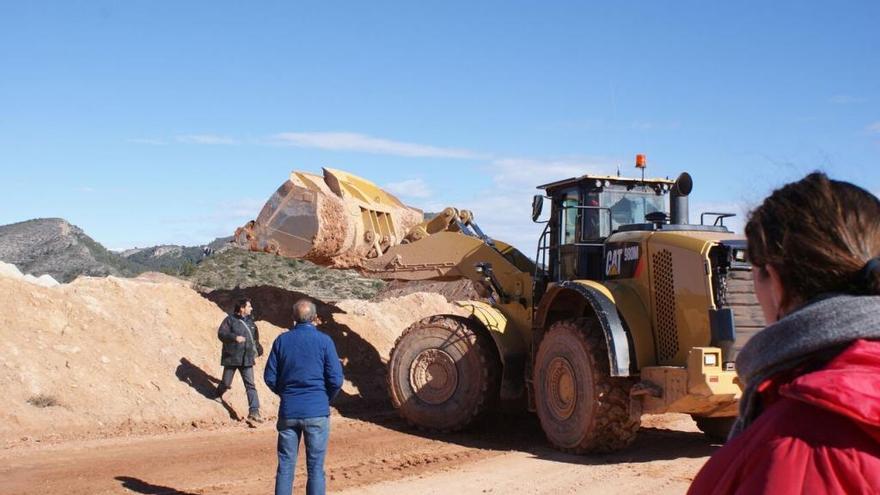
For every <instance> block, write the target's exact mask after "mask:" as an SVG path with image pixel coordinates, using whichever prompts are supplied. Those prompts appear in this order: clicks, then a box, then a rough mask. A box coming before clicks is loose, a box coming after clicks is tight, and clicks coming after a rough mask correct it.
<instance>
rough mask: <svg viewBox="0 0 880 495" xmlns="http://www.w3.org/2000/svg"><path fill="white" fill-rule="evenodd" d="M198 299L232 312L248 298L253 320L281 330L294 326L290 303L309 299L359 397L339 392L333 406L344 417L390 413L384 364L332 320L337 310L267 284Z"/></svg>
mask: <svg viewBox="0 0 880 495" xmlns="http://www.w3.org/2000/svg"><path fill="white" fill-rule="evenodd" d="M202 296H203V297H205V298H206V299H208V300H209V301H211V302H213V303H214V304H216V305H217V306H218V307H219V308H220V309H221V310H223V311H224V312H227V313H229V312H230V311H231V310H232V306H233V305H234V304H235V301H236V300H238V299H241V298H248V299H250V300H251V303H252V304H253V306H254V314H253V316H254V319H255V320H262V321H267V322H269V323H271V324H273V325H275V326H277V327H281V328H291V327H292V326H293V325H294V319H293V304H294V303H295V302H296V301H298V300H299V299H303V298H305V299H309V300H311V301H312V302H314V303H315V306H316V307H317V310H318V318H319V319H320V323H319V325H318V327H319V329H320V330H321V331H322V332H324V333H326V334H327V335H329V336H330V338H332V339H333V342H334V343H335V344H336V352H337V353H338V354H339V358H340V360H341V361H342V370H343V373H344V374H345V379H346V380H347V381H349V382H351V384H352V385H354V387H355V388H357V390H358V392H359V395H350V394H347V393H345V392H344V391H342V392H340V393H339V395H338V396H337V397H336V399H334V401H333V407H335V408H336V409H337V410H338V411H339V412H340V414H342V415H344V416H360V415H364V414H368V413H369V412H370V411H375V410H377V409H386V410H390V408H391V404H390V402H389V401H388V394H387V392H386V390H387V387H386V385H385V364H384V363H383V362H382V359H381V358H380V356H379V352H378V351H377V350H376V348H375V347H373V345H372V344H370V343H369V342H368V341H366V340H365V339H363V338H362V337H361V336H360V335H359V334H358V333H357V332H356V331H354V330H352V329H351V328H349V327H348V326H347V325H342V324H340V323H337V322H336V321H335V320H334V319H333V314H335V313H345V312H344V311H343V310H342V309H340V308H339V307H337V306H335V305H333V304H331V303H327V302H324V301H321V300H320V299H316V298H314V297H311V296H309V295H308V294H305V293H302V292H296V291H291V290H287V289H282V288H279V287H272V286H268V285H261V286H257V287H247V288H238V289H229V290H214V291H211V292H207V293H203V294H202ZM261 338H262V337H261ZM262 340H263V342H262V344H263V346H264V348H265V349H266V352H269V349H270V348H271V345H272V342H269V341H267V340H266V339H265V338H262ZM262 366H265V364H262ZM256 371H257V373H256V374H257V376H258V379H262V376H263V375H262V369H260V370H256Z"/></svg>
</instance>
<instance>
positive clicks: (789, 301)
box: [689, 173, 880, 494]
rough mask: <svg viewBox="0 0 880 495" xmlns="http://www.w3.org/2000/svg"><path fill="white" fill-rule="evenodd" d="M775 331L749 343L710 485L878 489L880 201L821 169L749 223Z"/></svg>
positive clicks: (704, 483) (707, 477) (701, 485)
mask: <svg viewBox="0 0 880 495" xmlns="http://www.w3.org/2000/svg"><path fill="white" fill-rule="evenodd" d="M746 237H747V238H748V245H749V257H750V259H751V262H752V266H753V276H754V280H755V292H756V295H757V297H758V301H759V302H760V303H761V309H762V310H763V312H764V316H765V318H766V320H767V324H768V326H767V328H765V329H764V330H763V331H761V332H760V333H758V334H757V335H755V336H754V337H753V338H752V339H751V340H750V341H749V342H748V343H747V344H746V345H745V347H743V349H742V351H741V352H740V354H739V356H738V357H737V361H736V366H737V372H738V373H739V376H740V380H741V381H742V383H743V384H744V387H745V388H744V391H743V397H742V399H741V401H740V414H739V418H738V419H737V422H736V424H735V425H734V427H733V430H732V431H731V434H730V439H729V440H728V442H727V444H726V445H725V446H724V447H722V448H721V449H720V450H719V451H718V452H716V453H715V455H713V456H712V458H711V459H709V461H708V462H707V463H706V465H705V466H703V469H702V470H700V472H699V473H698V474H697V477H696V478H695V479H694V482H693V484H692V485H691V488H690V492H689V493H692V494H703V493H743V494H754V493H772V494H787V493H811V494H812V493H845V494H854V493H880V200H878V199H877V198H876V197H875V196H873V195H872V194H870V193H868V192H867V191H865V190H863V189H861V188H859V187H856V186H854V185H852V184H849V183H846V182H840V181H834V180H829V179H828V177H826V176H825V175H824V174H821V173H813V174H810V175H808V176H807V177H805V178H804V179H802V180H800V181H798V182H795V183H791V184H788V185H786V186H784V187H782V188H781V189H778V190H776V191H774V192H773V194H772V195H770V197H768V198H767V199H766V200H764V203H763V204H762V205H761V206H759V207H758V208H757V209H756V210H754V211H753V212H752V213H751V216H750V218H749V221H748V224H747V225H746Z"/></svg>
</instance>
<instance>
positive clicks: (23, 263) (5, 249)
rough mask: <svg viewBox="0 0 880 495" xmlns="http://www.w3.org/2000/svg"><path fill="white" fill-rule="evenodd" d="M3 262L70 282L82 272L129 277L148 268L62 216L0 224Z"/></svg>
mask: <svg viewBox="0 0 880 495" xmlns="http://www.w3.org/2000/svg"><path fill="white" fill-rule="evenodd" d="M0 261H5V262H7V263H12V264H14V265H16V266H17V267H18V269H19V270H21V271H22V272H24V273H31V274H33V275H35V276H40V275H44V274H48V275H51V276H52V277H53V278H54V279H55V280H58V281H59V282H70V281H71V280H73V279H75V278H76V277H78V276H79V275H90V276H97V277H102V276H106V275H117V276H124V277H130V276H134V275H137V274H138V273H141V272H144V271H146V270H147V268H145V267H143V266H142V265H140V264H138V263H137V262H135V261H132V260H129V259H126V258H124V257H122V256H120V255H118V254H116V253H114V252H111V251H108V250H107V249H106V248H105V247H104V246H102V245H101V244H99V243H98V242H95V240H94V239H92V238H91V237H89V236H88V235H86V234H85V233H84V232H83V231H82V229H80V228H79V227H77V226H75V225H71V224H70V223H68V222H67V221H66V220H63V219H61V218H39V219H35V220H28V221H26V222H19V223H14V224H10V225H3V226H0Z"/></svg>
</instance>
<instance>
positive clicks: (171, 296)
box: [0, 274, 461, 445]
mask: <svg viewBox="0 0 880 495" xmlns="http://www.w3.org/2000/svg"><path fill="white" fill-rule="evenodd" d="M241 295H245V296H248V297H251V298H252V300H253V302H254V306H255V307H256V317H257V319H258V326H259V328H260V334H261V340H262V343H263V345H264V346H265V348H266V349H267V352H268V349H269V348H270V346H271V343H272V341H273V340H274V338H275V337H276V336H277V335H279V334H280V333H281V332H283V331H284V328H287V327H289V326H290V325H291V323H292V322H291V321H290V308H291V306H292V303H293V301H295V300H296V299H298V298H300V297H304V296H305V295H304V294H301V293H295V292H291V291H285V290H283V289H277V288H274V287H257V288H251V289H246V290H245V291H244V292H242V291H238V292H236V291H225V292H218V291H215V292H214V293H209V294H206V295H204V296H203V295H201V294H199V293H198V292H196V291H195V290H193V289H192V288H190V286H189V285H188V284H187V283H185V282H183V281H180V280H178V279H175V278H173V277H168V276H165V275H160V274H146V275H144V276H142V277H139V278H137V279H120V278H116V277H107V278H89V277H81V278H79V279H77V280H75V281H74V282H72V283H70V284H63V285H59V286H55V287H42V286H39V285H35V284H33V283H31V282H28V281H26V280H23V279H21V278H17V277H15V276H10V275H8V274H7V275H3V274H0V300H2V301H3V302H4V308H5V310H4V311H3V312H0V381H2V383H4V384H5V385H6V387H5V388H6V397H5V399H4V401H3V405H2V406H0V444H7V445H8V444H14V443H16V442H21V441H27V440H41V441H42V440H53V439H65V438H88V437H98V436H100V437H105V436H115V435H123V434H128V433H132V432H149V431H153V430H166V429H181V428H192V427H209V426H211V425H214V424H223V423H229V422H232V421H234V420H236V419H239V418H240V417H242V416H244V415H245V414H246V412H247V400H246V398H245V394H244V390H243V388H244V387H243V386H242V384H241V381H240V377H236V378H235V382H234V384H233V389H232V390H231V391H230V392H229V393H228V394H227V395H226V396H225V399H226V401H227V402H226V403H225V404H221V403H219V402H215V401H214V400H212V398H213V391H214V389H215V387H216V384H217V379H218V378H219V377H220V374H221V367H220V364H219V355H220V342H219V341H218V340H217V337H216V331H217V326H218V325H219V324H220V322H221V321H222V319H223V318H224V316H225V314H224V310H223V309H225V308H228V307H229V305H230V304H231V303H232V301H233V300H234V299H235V298H237V297H239V296H241ZM316 302H317V303H318V306H319V308H320V311H319V314H320V316H321V318H322V320H323V324H322V326H321V328H322V330H323V331H325V332H326V333H328V334H329V335H330V336H331V337H332V338H333V339H334V341H335V343H336V347H337V349H338V351H339V355H340V358H341V359H342V362H343V366H344V370H345V373H346V384H345V386H344V388H343V394H342V395H341V397H340V398H339V399H338V400H337V402H336V403H334V406H336V407H337V408H338V409H339V411H340V412H342V413H343V414H346V413H347V412H348V411H355V410H359V409H363V407H364V406H365V405H367V404H369V405H370V407H375V404H376V403H377V402H383V403H387V396H386V394H385V385H384V383H385V380H384V375H385V362H386V361H387V357H388V353H389V351H390V348H391V346H392V345H393V342H394V339H395V338H396V337H397V335H399V333H400V332H402V331H403V329H404V328H406V327H407V326H408V325H410V324H411V323H413V322H415V321H418V320H419V319H421V318H423V317H425V316H428V315H430V314H435V313H455V312H458V311H461V310H460V309H459V308H457V307H456V306H454V305H452V304H450V303H448V302H447V301H446V300H445V299H444V298H443V297H442V296H440V295H438V294H411V295H408V296H406V297H402V298H396V299H389V300H387V301H384V302H380V303H369V302H364V301H359V300H346V301H340V302H338V303H336V304H335V305H329V304H325V303H323V302H321V301H316ZM221 308H222V309H221ZM264 367H265V356H264V357H262V358H259V359H258V362H257V370H256V371H257V373H256V374H257V377H258V379H257V387H258V391H259V393H260V399H261V401H262V403H263V412H264V415H266V416H269V417H271V416H273V415H274V412H275V411H277V405H278V400H277V398H276V397H275V396H274V395H273V394H272V393H271V392H270V391H269V390H268V389H267V388H266V387H265V385H264V384H263V381H262V373H263V369H264Z"/></svg>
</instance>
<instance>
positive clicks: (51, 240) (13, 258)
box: [0, 218, 385, 301]
mask: <svg viewBox="0 0 880 495" xmlns="http://www.w3.org/2000/svg"><path fill="white" fill-rule="evenodd" d="M231 240H232V237H223V238H219V239H215V240H214V241H212V242H211V243H209V244H206V245H204V246H177V245H161V246H152V247H145V248H135V249H128V250H126V251H123V252H121V253H117V252H113V251H109V250H108V249H106V248H105V247H104V246H102V245H101V244H100V243H98V242H96V241H95V240H94V239H92V238H91V237H89V236H88V235H86V234H85V233H84V232H83V231H82V229H80V228H79V227H77V226H75V225H71V224H70V223H68V222H67V221H66V220H63V219H61V218H41V219H36V220H28V221H26V222H19V223H14V224H11V225H4V226H0V261H4V262H7V263H12V264H14V265H16V266H17V267H18V269H19V270H20V271H22V272H24V273H31V274H33V275H34V276H40V275H43V274H49V275H51V276H52V277H53V278H55V279H56V280H58V281H59V282H62V283H66V282H70V281H72V280H73V279H75V278H76V277H78V276H80V275H89V276H95V277H103V276H107V275H115V276H120V277H133V276H137V275H139V274H141V273H143V272H148V271H158V272H164V273H167V274H170V275H174V276H177V277H180V278H184V279H188V280H191V281H192V282H194V284H195V285H196V286H198V287H201V288H202V289H203V290H208V289H234V288H236V287H256V286H261V285H269V286H274V287H280V288H284V289H289V290H293V291H298V292H303V293H306V294H309V295H311V296H313V297H316V298H318V299H321V300H324V301H337V300H340V299H351V298H357V299H369V298H371V297H373V296H374V295H375V294H376V293H377V292H378V291H379V290H380V289H382V288H383V287H384V286H385V284H384V282H381V281H379V280H373V279H367V278H363V277H361V276H360V275H358V274H357V273H356V272H353V271H350V270H331V269H329V268H324V267H320V266H317V265H315V264H313V263H309V262H307V261H301V260H292V259H287V258H282V257H280V256H275V255H269V254H265V253H252V252H248V251H244V250H242V249H239V248H235V247H232V245H231V244H230V241H231Z"/></svg>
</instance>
